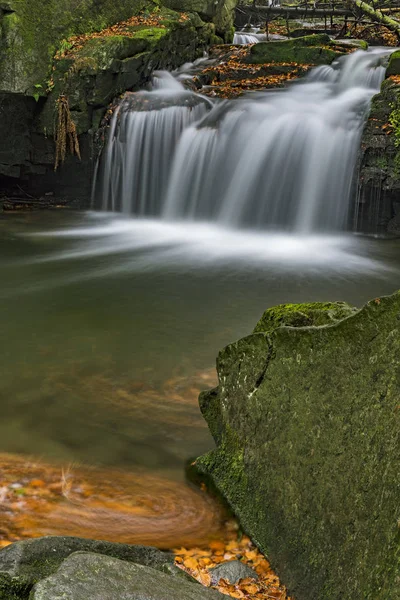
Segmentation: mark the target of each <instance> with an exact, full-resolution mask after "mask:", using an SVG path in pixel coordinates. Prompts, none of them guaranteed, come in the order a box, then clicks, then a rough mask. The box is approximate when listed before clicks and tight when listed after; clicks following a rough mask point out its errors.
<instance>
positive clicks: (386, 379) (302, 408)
mask: <svg viewBox="0 0 400 600" xmlns="http://www.w3.org/2000/svg"><path fill="white" fill-rule="evenodd" d="M313 308H314V307H313V305H312V304H309V305H303V306H301V305H297V307H296V310H295V311H293V309H292V308H290V307H286V308H285V307H275V308H273V309H269V310H268V311H266V313H265V315H264V317H263V319H262V320H261V323H265V324H266V326H265V327H259V326H258V327H257V332H255V333H253V334H251V335H249V336H247V337H245V338H243V339H241V340H239V341H238V342H235V343H233V344H231V345H229V346H227V347H226V348H225V349H223V350H222V351H221V352H220V354H219V356H218V360H217V371H218V376H219V382H220V383H219V387H218V388H216V389H215V390H213V391H211V392H207V393H204V394H202V395H201V396H200V406H201V410H202V412H203V414H204V416H205V418H206V420H207V422H208V424H209V427H210V430H211V432H212V434H213V436H214V438H215V441H216V443H217V448H216V450H213V451H211V452H210V453H208V454H207V455H205V456H203V457H201V458H200V459H198V460H197V461H196V463H197V466H198V467H199V468H200V470H201V471H202V472H204V473H206V474H207V475H209V476H211V477H212V479H213V481H214V483H215V484H216V486H217V487H218V489H219V490H220V491H221V492H222V493H223V495H224V496H225V497H226V499H227V500H228V501H229V503H230V504H231V507H232V509H233V510H234V512H235V513H236V514H237V516H238V517H239V519H240V521H241V523H242V526H243V527H244V529H245V530H246V532H247V533H249V535H250V536H251V537H252V539H253V541H254V542H255V543H256V544H257V546H258V547H259V548H260V550H261V551H263V552H264V553H265V554H267V555H268V557H269V558H270V559H271V562H272V564H273V565H274V567H276V570H277V573H278V575H279V576H280V578H281V579H282V581H283V582H284V583H285V584H286V585H287V586H288V587H289V592H290V595H291V596H292V595H293V596H294V597H295V598H296V600H310V599H311V598H312V599H314V598H318V600H339V599H340V600H354V599H355V598H364V599H371V600H372V599H376V598H380V599H382V600H383V599H385V600H389V599H390V600H395V599H397V598H398V597H399V595H398V593H399V581H400V565H399V562H398V556H399V552H400V541H399V529H398V523H399V519H400V502H399V500H400V490H399V480H400V433H399V432H400V427H399V425H400V423H399V410H398V408H399V405H400V292H398V293H396V294H394V295H393V296H389V297H381V298H376V299H375V300H373V301H371V302H369V303H368V304H367V305H366V306H365V307H364V308H362V309H361V310H358V311H352V310H351V309H350V308H346V309H345V310H344V313H345V314H343V315H342V316H343V317H344V318H340V313H339V314H338V315H337V316H338V317H339V320H336V322H335V319H333V322H332V324H328V323H326V324H323V322H321V321H319V319H318V320H317V321H314V320H313V319H312V314H313V312H314V313H315V314H317V315H318V314H320V310H321V306H320V305H316V309H317V310H316V311H313ZM343 308H345V307H343ZM327 310H328V312H329V311H331V310H332V306H331V307H327ZM293 312H297V313H302V314H304V315H305V316H306V317H310V318H311V323H307V325H306V326H302V324H303V322H302V321H300V322H299V323H297V322H296V320H293ZM277 315H279V319H277V318H276V316H277ZM346 315H348V316H346ZM331 316H333V315H332V314H331ZM298 325H300V326H298Z"/></svg>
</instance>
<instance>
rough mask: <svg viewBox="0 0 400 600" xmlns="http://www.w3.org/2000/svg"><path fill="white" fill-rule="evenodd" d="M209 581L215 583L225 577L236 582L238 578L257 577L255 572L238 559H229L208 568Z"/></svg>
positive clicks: (231, 581)
mask: <svg viewBox="0 0 400 600" xmlns="http://www.w3.org/2000/svg"><path fill="white" fill-rule="evenodd" d="M210 575H211V583H212V585H217V584H218V582H219V580H220V579H226V580H227V581H229V583H238V581H239V580H240V579H246V578H249V577H250V578H251V579H258V575H257V573H256V572H255V571H254V570H253V569H252V568H251V567H249V566H247V565H245V564H244V563H242V561H240V560H231V561H229V562H225V563H221V564H220V565H218V566H216V567H214V568H213V569H210Z"/></svg>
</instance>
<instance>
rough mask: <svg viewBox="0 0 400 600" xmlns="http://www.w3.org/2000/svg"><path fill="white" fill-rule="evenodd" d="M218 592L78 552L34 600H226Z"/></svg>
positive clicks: (38, 587)
mask: <svg viewBox="0 0 400 600" xmlns="http://www.w3.org/2000/svg"><path fill="white" fill-rule="evenodd" d="M224 598H225V596H223V595H222V594H220V593H219V592H217V591H215V590H210V589H207V588H204V587H203V586H199V585H193V583H190V582H188V581H184V580H183V579H179V578H175V577H171V576H170V575H167V574H165V573H160V572H159V571H156V570H155V569H152V568H150V567H145V566H143V565H137V564H132V563H128V562H125V561H122V560H118V559H116V558H110V557H108V556H101V555H99V554H92V553H89V552H77V553H75V554H72V555H71V556H70V557H69V558H67V559H66V560H65V561H64V562H63V563H62V565H61V566H60V568H59V570H58V571H57V573H55V574H54V575H51V576H50V577H48V578H47V579H44V580H43V581H41V582H39V583H38V584H37V585H35V587H34V589H33V590H32V593H31V596H30V599H31V600H66V599H68V600H89V599H90V600H117V599H118V600H223V599H224Z"/></svg>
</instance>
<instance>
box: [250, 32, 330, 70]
mask: <svg viewBox="0 0 400 600" xmlns="http://www.w3.org/2000/svg"><path fill="white" fill-rule="evenodd" d="M331 45H332V44H331V39H330V37H329V36H328V35H326V34H325V33H321V34H316V35H307V36H304V37H299V38H296V39H291V40H284V41H276V42H259V43H258V44H254V45H253V46H252V47H251V49H250V56H249V58H248V61H249V62H250V63H270V62H277V63H279V62H283V63H285V62H286V63H290V62H295V63H300V64H313V65H321V64H330V63H331V62H333V61H334V60H335V58H337V57H338V56H340V55H341V52H340V51H339V52H338V51H337V50H335V49H334V48H333V45H332V48H331V47H330V46H331Z"/></svg>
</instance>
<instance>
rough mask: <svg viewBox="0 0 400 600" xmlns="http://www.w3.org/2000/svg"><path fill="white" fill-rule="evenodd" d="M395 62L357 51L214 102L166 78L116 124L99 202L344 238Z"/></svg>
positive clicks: (135, 97)
mask: <svg viewBox="0 0 400 600" xmlns="http://www.w3.org/2000/svg"><path fill="white" fill-rule="evenodd" d="M387 54H388V52H387V51H385V50H382V49H374V50H372V51H369V52H364V51H361V50H360V51H356V52H354V53H352V54H350V55H348V56H346V57H343V58H341V59H339V60H338V61H336V63H334V64H333V65H332V66H322V67H318V68H316V69H314V70H313V71H312V72H311V73H310V74H309V75H308V76H307V77H306V78H305V79H303V80H301V81H299V82H297V83H296V84H294V85H291V86H290V87H289V88H287V89H282V90H273V91H268V92H264V93H258V94H249V95H247V96H246V97H244V98H242V99H239V100H235V101H226V102H217V103H215V104H214V105H213V104H212V103H211V101H210V100H209V99H208V98H204V97H202V96H200V95H199V94H195V93H193V92H190V91H187V90H185V89H184V88H183V86H182V85H181V83H180V82H179V81H177V80H176V79H175V78H173V77H172V76H171V75H169V74H158V77H157V79H156V83H155V86H154V87H155V89H154V90H153V91H152V92H140V93H138V94H130V95H128V96H127V99H126V100H125V101H124V103H123V104H122V106H121V107H120V110H119V112H118V113H117V114H116V115H115V116H114V120H113V124H112V127H111V131H110V136H109V142H108V146H107V148H106V151H105V153H104V157H103V159H102V164H101V169H100V173H101V174H100V180H99V185H97V187H96V193H95V198H94V205H95V206H99V201H98V198H99V197H101V198H102V201H101V203H100V205H101V208H103V210H104V209H105V210H112V211H121V212H125V213H127V214H132V215H136V216H141V217H156V218H159V219H160V220H161V221H164V222H176V221H187V222H189V221H193V222H197V221H208V222H209V223H213V224H214V225H221V226H223V227H231V228H237V229H243V228H245V229H248V228H252V229H269V230H285V231H297V232H298V233H302V234H304V233H315V232H319V231H324V230H331V231H340V230H343V229H345V228H346V227H348V224H349V220H350V214H349V211H350V207H351V199H352V193H353V180H354V170H355V165H356V159H357V152H358V148H359V144H360V136H361V132H362V127H363V123H364V120H365V115H366V112H367V110H368V107H369V102H370V99H371V98H372V96H373V95H374V94H375V93H376V92H377V91H378V89H379V85H380V83H381V81H382V79H383V77H384V70H385V67H384V66H383V59H384V57H385V56H386V55H387Z"/></svg>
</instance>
